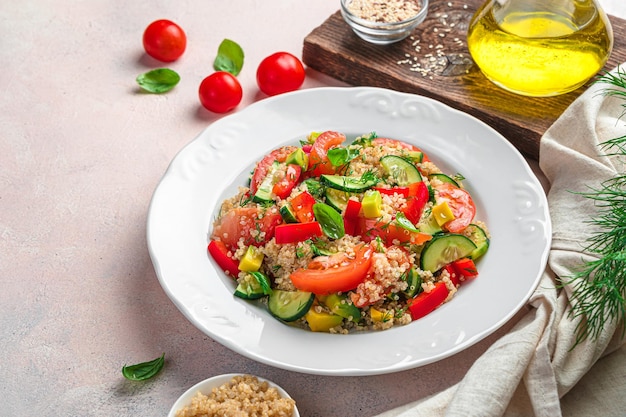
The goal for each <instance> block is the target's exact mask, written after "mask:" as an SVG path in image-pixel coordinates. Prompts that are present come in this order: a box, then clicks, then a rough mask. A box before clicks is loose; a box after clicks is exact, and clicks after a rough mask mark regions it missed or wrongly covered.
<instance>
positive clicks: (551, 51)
mask: <svg viewBox="0 0 626 417" xmlns="http://www.w3.org/2000/svg"><path fill="white" fill-rule="evenodd" d="M467 45H468V48H469V51H470V54H471V55H472V58H473V59H474V62H475V63H476V65H478V67H479V68H480V69H481V71H482V72H483V74H485V76H486V77H487V78H488V79H489V80H491V81H492V82H493V83H495V84H496V85H499V86H500V87H502V88H504V89H506V90H509V91H512V92H514V93H517V94H522V95H527V96H534V97H546V96H554V95H558V94H564V93H567V92H569V91H572V90H575V89H576V88H578V87H580V86H581V85H583V84H584V83H585V82H587V81H588V80H589V79H590V78H591V77H593V76H594V75H595V74H596V73H597V72H598V71H600V69H602V67H603V66H604V64H605V63H606V61H607V60H608V58H609V55H610V54H611V49H612V47H613V31H612V29H611V24H610V22H609V20H608V18H607V16H606V14H605V13H604V11H603V10H602V8H601V7H600V6H599V5H598V4H597V3H596V0H488V1H487V2H486V3H485V4H484V5H483V6H482V7H481V8H480V9H479V10H478V11H477V12H476V13H475V14H474V16H473V18H472V20H471V22H470V26H469V29H468V34H467Z"/></svg>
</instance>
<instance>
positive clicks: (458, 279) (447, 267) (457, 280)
mask: <svg viewBox="0 0 626 417" xmlns="http://www.w3.org/2000/svg"><path fill="white" fill-rule="evenodd" d="M443 269H445V270H446V271H448V275H450V281H452V283H453V284H454V286H455V287H458V286H459V285H461V277H460V276H459V274H457V273H456V271H455V270H454V267H453V266H452V264H448V265H445V266H444V267H443Z"/></svg>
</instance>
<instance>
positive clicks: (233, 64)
mask: <svg viewBox="0 0 626 417" xmlns="http://www.w3.org/2000/svg"><path fill="white" fill-rule="evenodd" d="M243 58H244V54H243V49H241V46H239V44H238V43H237V42H235V41H231V40H230V39H224V40H223V41H222V43H221V44H220V46H219V47H218V48H217V56H216V57H215V61H214V62H213V68H214V69H215V70H216V71H226V72H230V73H231V74H233V75H234V76H235V77H236V76H237V75H239V73H240V72H241V68H243Z"/></svg>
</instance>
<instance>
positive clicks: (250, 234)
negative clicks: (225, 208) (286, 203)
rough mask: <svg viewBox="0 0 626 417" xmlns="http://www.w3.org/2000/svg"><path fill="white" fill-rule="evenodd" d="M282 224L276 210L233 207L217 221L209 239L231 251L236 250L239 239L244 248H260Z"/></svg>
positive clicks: (281, 219)
mask: <svg viewBox="0 0 626 417" xmlns="http://www.w3.org/2000/svg"><path fill="white" fill-rule="evenodd" d="M282 222H283V218H282V216H281V215H280V213H279V212H278V210H276V209H263V208H260V207H235V208H234V209H232V210H230V211H229V212H227V213H226V214H225V215H224V216H222V217H221V218H220V219H219V220H218V222H217V223H216V224H215V226H214V229H213V234H212V236H211V237H212V239H216V240H221V241H222V242H224V244H225V245H226V247H227V248H228V249H229V250H232V251H235V250H237V247H238V246H237V244H238V241H239V239H243V243H244V245H246V246H250V245H254V246H261V245H263V244H265V243H267V242H268V241H269V240H270V239H271V238H272V237H274V229H275V228H276V226H277V225H279V224H281V223H282Z"/></svg>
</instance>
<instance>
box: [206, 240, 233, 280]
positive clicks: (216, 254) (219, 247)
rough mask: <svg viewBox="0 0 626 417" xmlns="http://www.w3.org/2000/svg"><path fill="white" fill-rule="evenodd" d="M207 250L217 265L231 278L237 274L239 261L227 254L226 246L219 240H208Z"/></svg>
mask: <svg viewBox="0 0 626 417" xmlns="http://www.w3.org/2000/svg"><path fill="white" fill-rule="evenodd" d="M207 249H208V251H209V254H210V255H211V257H213V260H215V262H216V263H217V265H218V266H219V267H220V268H222V269H223V270H224V272H226V274H227V275H230V276H231V277H233V278H237V275H239V263H238V262H237V261H235V260H234V259H233V258H231V257H230V256H228V248H227V247H226V245H225V244H224V242H222V241H221V240H212V241H210V242H209V246H208V248H207Z"/></svg>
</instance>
